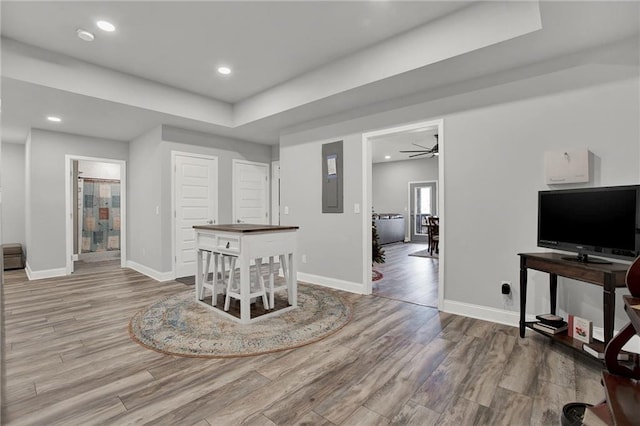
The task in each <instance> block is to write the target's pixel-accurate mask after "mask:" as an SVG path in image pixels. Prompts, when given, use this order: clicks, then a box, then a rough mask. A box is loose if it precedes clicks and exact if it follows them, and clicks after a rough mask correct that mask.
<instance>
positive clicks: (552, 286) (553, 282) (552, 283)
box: [549, 274, 558, 315]
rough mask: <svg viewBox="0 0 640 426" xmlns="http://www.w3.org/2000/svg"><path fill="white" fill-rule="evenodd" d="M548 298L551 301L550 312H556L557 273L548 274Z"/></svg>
mask: <svg viewBox="0 0 640 426" xmlns="http://www.w3.org/2000/svg"><path fill="white" fill-rule="evenodd" d="M549 298H550V301H551V313H552V314H553V315H555V314H556V306H557V304H558V303H557V300H558V275H557V274H549Z"/></svg>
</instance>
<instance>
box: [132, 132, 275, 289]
mask: <svg viewBox="0 0 640 426" xmlns="http://www.w3.org/2000/svg"><path fill="white" fill-rule="evenodd" d="M172 151H181V152H190V153H197V154H204V155H210V156H216V157H218V217H219V220H220V222H221V223H230V222H231V217H232V211H231V197H232V193H231V181H232V160H233V159H244V160H249V161H256V162H261V163H266V164H269V163H270V161H271V146H268V145H260V144H256V143H252V142H247V141H242V140H237V139H230V138H226V137H222V136H215V135H210V134H205V133H199V132H193V131H188V130H184V129H179V128H175V127H170V126H160V127H157V128H155V129H153V130H151V131H150V132H148V133H146V134H145V135H142V136H140V137H138V138H136V139H135V140H133V141H131V144H130V173H129V179H128V180H129V187H130V192H129V197H130V199H131V202H130V203H129V207H130V208H129V218H130V221H129V231H128V232H129V237H128V238H129V251H128V253H129V259H130V260H131V262H133V265H132V266H134V267H135V268H136V269H138V270H140V271H141V272H144V273H146V274H148V275H151V276H152V277H154V278H156V279H159V280H166V279H169V278H171V272H172V270H173V253H172V234H173V231H172V223H171V217H172V211H171V174H172V171H171V152H172ZM156 209H157V210H156ZM156 211H157V212H158V213H156Z"/></svg>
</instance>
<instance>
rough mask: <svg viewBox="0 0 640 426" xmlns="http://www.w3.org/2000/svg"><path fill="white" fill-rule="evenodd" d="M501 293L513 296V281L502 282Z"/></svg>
mask: <svg viewBox="0 0 640 426" xmlns="http://www.w3.org/2000/svg"><path fill="white" fill-rule="evenodd" d="M500 292H501V293H502V294H504V295H505V296H507V297H509V296H511V281H502V282H501V283H500Z"/></svg>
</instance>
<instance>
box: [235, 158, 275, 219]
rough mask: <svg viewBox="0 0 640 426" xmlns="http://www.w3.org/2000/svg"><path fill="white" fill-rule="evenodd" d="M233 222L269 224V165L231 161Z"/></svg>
mask: <svg viewBox="0 0 640 426" xmlns="http://www.w3.org/2000/svg"><path fill="white" fill-rule="evenodd" d="M233 188H234V191H233V200H234V203H233V206H234V208H233V210H234V211H233V222H234V223H253V224H258V225H267V224H269V165H268V164H263V163H251V162H245V161H239V160H235V161H234V162H233Z"/></svg>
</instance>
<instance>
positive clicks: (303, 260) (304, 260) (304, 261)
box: [302, 254, 307, 263]
mask: <svg viewBox="0 0 640 426" xmlns="http://www.w3.org/2000/svg"><path fill="white" fill-rule="evenodd" d="M302 263H307V255H306V254H303V255H302Z"/></svg>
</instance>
